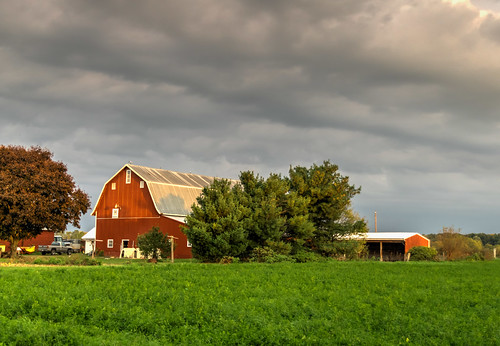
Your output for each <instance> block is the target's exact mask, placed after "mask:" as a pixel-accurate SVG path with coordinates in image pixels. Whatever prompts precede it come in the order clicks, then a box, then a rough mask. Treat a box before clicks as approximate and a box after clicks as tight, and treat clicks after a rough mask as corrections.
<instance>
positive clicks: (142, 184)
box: [139, 180, 144, 189]
mask: <svg viewBox="0 0 500 346" xmlns="http://www.w3.org/2000/svg"><path fill="white" fill-rule="evenodd" d="M139 187H140V188H141V189H144V180H141V182H140V183H139Z"/></svg>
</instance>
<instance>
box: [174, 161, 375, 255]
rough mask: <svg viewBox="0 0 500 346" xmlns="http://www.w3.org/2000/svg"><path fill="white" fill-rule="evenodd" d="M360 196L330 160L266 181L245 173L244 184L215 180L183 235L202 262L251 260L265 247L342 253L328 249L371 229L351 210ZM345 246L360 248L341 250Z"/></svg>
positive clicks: (299, 168) (271, 177)
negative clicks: (239, 258) (229, 257)
mask: <svg viewBox="0 0 500 346" xmlns="http://www.w3.org/2000/svg"><path fill="white" fill-rule="evenodd" d="M359 192H360V189H359V188H356V187H354V186H353V185H350V184H349V178H348V177H344V176H342V175H341V174H340V173H339V172H338V167H337V166H336V165H332V164H331V163H330V162H329V161H325V162H324V163H323V164H322V165H321V166H317V165H313V166H312V167H311V168H309V169H308V168H305V167H299V166H298V167H294V168H290V176H289V177H281V176H280V175H278V174H271V175H270V176H269V177H268V178H267V179H264V178H262V177H260V176H259V175H256V174H255V173H254V172H251V171H245V172H241V174H240V183H239V184H236V185H234V186H232V185H231V182H230V181H227V180H215V181H214V183H213V184H212V185H211V186H208V187H207V188H205V189H204V190H203V193H202V195H201V196H200V197H199V198H198V205H194V206H193V212H192V214H191V215H189V216H188V217H187V219H186V220H187V222H186V228H185V230H184V232H185V233H186V235H187V236H188V239H189V241H190V242H191V244H192V245H193V247H192V251H193V255H194V256H195V257H196V258H199V259H201V260H203V261H219V260H220V259H222V258H223V257H225V256H231V257H237V256H240V257H249V256H250V255H251V254H252V253H253V251H254V249H258V248H263V247H269V248H271V249H272V250H273V251H276V252H277V253H280V254H284V252H283V249H285V248H286V249H288V250H287V251H286V252H287V253H286V254H288V253H291V254H295V253H299V252H304V251H311V250H313V251H316V252H318V253H321V254H323V255H327V256H329V255H334V254H335V255H337V254H338V251H334V252H332V251H329V250H328V249H330V248H332V244H333V243H334V242H336V241H338V240H339V239H343V238H345V237H346V236H349V235H352V234H358V233H362V232H366V230H367V229H366V223H365V221H364V220H363V219H362V218H360V217H359V216H358V215H357V214H356V213H354V212H353V211H352V210H351V209H350V206H351V204H350V201H351V199H352V197H354V196H355V195H356V194H358V193H359ZM282 244H286V246H285V247H283V246H282ZM346 248H349V249H354V248H355V247H340V249H346ZM337 249H339V247H337ZM360 251H361V250H360ZM360 251H359V252H360ZM359 252H357V254H359Z"/></svg>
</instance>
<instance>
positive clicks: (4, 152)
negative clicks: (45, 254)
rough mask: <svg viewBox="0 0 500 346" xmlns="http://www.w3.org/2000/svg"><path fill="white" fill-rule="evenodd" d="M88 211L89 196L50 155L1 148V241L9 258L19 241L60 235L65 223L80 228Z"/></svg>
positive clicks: (15, 147)
mask: <svg viewBox="0 0 500 346" xmlns="http://www.w3.org/2000/svg"><path fill="white" fill-rule="evenodd" d="M89 207H90V199H89V197H88V195H87V194H86V193H85V192H83V191H82V190H81V189H79V188H77V187H76V184H75V182H74V180H73V178H72V177H71V175H69V174H68V172H67V168H66V166H65V165H64V164H63V163H62V162H57V161H54V160H53V159H52V153H51V152H50V151H48V150H46V149H42V148H40V147H31V148H24V147H21V146H11V145H9V146H4V145H2V146H0V239H3V240H7V241H9V242H10V246H11V256H15V254H16V249H17V245H18V243H19V241H20V240H22V239H29V238H33V237H36V236H37V235H39V234H40V233H42V232H43V231H44V230H48V231H54V232H63V231H64V230H65V228H66V225H67V224H68V223H72V224H73V225H74V226H75V227H79V222H80V217H81V215H82V214H85V213H86V212H87V210H88V208H89Z"/></svg>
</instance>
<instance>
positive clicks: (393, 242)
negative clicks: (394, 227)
mask: <svg viewBox="0 0 500 346" xmlns="http://www.w3.org/2000/svg"><path fill="white" fill-rule="evenodd" d="M364 239H365V241H366V246H367V248H368V255H369V256H370V257H377V258H380V260H386V261H401V260H404V258H405V256H406V254H407V253H408V251H409V250H410V249H411V248H412V247H414V246H426V247H430V246H431V241H430V240H429V239H427V238H426V237H424V236H423V235H421V234H419V233H409V232H376V233H366V234H365V235H364Z"/></svg>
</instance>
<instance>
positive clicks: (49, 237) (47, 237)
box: [0, 231, 54, 251]
mask: <svg viewBox="0 0 500 346" xmlns="http://www.w3.org/2000/svg"><path fill="white" fill-rule="evenodd" d="M53 241H54V232H48V231H46V232H42V233H41V234H39V235H37V236H36V237H34V238H30V239H23V240H21V241H20V242H19V245H18V246H23V247H25V246H26V247H30V246H33V245H35V246H36V247H37V250H38V246H39V245H48V244H51V243H52V242H53ZM0 245H5V251H10V242H8V241H6V240H0Z"/></svg>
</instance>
